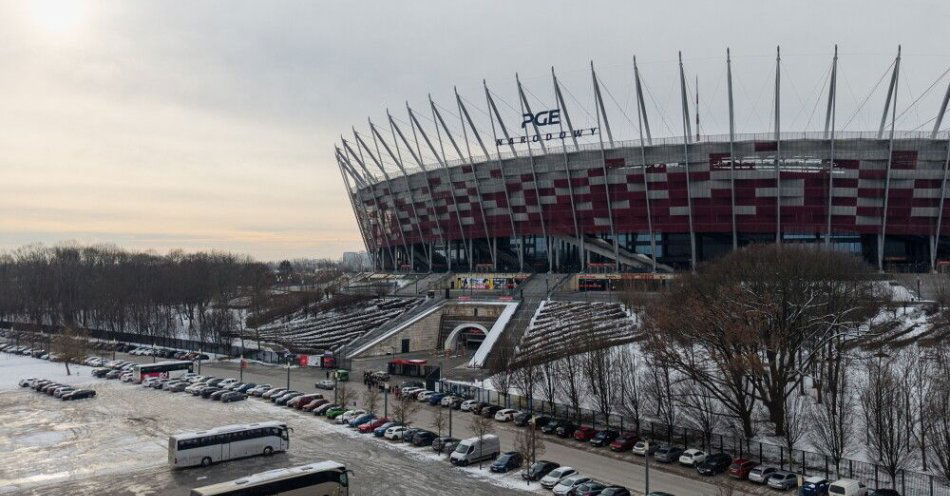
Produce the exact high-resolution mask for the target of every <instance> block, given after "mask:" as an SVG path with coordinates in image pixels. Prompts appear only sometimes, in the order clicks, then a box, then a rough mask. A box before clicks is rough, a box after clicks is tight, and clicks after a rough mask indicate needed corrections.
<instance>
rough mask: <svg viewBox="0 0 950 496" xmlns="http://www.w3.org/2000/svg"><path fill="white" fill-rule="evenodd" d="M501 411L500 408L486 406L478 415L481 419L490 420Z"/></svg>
mask: <svg viewBox="0 0 950 496" xmlns="http://www.w3.org/2000/svg"><path fill="white" fill-rule="evenodd" d="M501 410H502V408H501V407H500V406H498V405H488V406H486V407H482V409H481V411H480V412H479V413H478V414H479V415H481V416H482V417H485V418H488V419H490V418H495V414H496V413H498V412H500V411H501Z"/></svg>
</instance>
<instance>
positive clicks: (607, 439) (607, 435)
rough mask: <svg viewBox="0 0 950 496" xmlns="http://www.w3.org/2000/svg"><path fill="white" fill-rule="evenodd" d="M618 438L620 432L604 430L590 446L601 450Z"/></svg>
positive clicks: (591, 441)
mask: <svg viewBox="0 0 950 496" xmlns="http://www.w3.org/2000/svg"><path fill="white" fill-rule="evenodd" d="M618 437H620V433H619V432H617V431H615V430H611V429H604V430H602V431H599V432H597V434H594V438H593V439H591V440H590V444H591V446H597V447H598V448H599V447H601V446H607V445H608V444H610V443H612V442H614V439H617V438H618ZM730 463H731V462H730Z"/></svg>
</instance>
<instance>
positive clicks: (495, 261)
mask: <svg viewBox="0 0 950 496" xmlns="http://www.w3.org/2000/svg"><path fill="white" fill-rule="evenodd" d="M457 96H458V93H456V97H457ZM429 107H430V108H431V109H432V117H433V119H434V120H435V121H436V122H437V124H438V125H437V126H436V128H435V130H436V132H438V131H439V125H441V126H442V129H443V130H444V131H445V135H446V137H448V139H449V143H451V144H452V148H454V149H455V153H456V154H457V155H458V156H459V157H461V158H462V160H463V161H465V160H467V161H468V163H469V165H471V166H472V172H473V173H472V178H473V179H474V180H475V194H476V195H478V201H477V202H475V203H477V204H478V210H479V212H481V217H482V229H484V230H485V239H489V238H491V235H490V234H489V233H488V220H487V219H486V218H485V207H484V206H483V205H482V201H481V198H482V189H481V185H480V184H479V181H478V175H477V174H475V173H474V171H475V167H474V165H473V163H472V153H471V150H469V153H468V155H466V154H464V153H462V150H461V148H459V145H458V142H457V141H455V137H453V136H452V132H451V131H449V127H448V125H446V124H445V119H443V118H442V113H441V112H439V110H438V109H437V108H436V107H435V102H434V101H432V95H429ZM460 109H461V107H460ZM461 114H462V113H461V111H460V112H459V119H461V118H462V115H461ZM462 132H463V133H464V134H465V147H466V149H468V134H467V132H466V131H465V121H464V120H463V121H462ZM439 144H440V145H441V144H442V134H441V133H439ZM442 158H443V160H444V159H445V152H444V151H443V153H442ZM446 174H450V173H449V171H448V166H447V165H446ZM449 184H450V185H451V186H452V190H453V196H454V190H455V183H453V182H452V181H451V177H450V180H449ZM465 194H466V195H468V186H466V187H465ZM469 203H471V196H469ZM456 215H457V216H458V215H461V214H460V213H458V211H456ZM492 239H494V238H492ZM472 243H473V244H474V240H473V241H472ZM470 250H471V253H470V256H472V260H469V265H470V266H471V265H472V264H474V263H475V262H474V256H473V255H474V251H475V247H474V246H472V247H471V248H470ZM489 253H490V254H491V263H492V270H495V271H497V270H498V258H497V253H496V252H495V246H494V245H493V246H492V249H491V250H489Z"/></svg>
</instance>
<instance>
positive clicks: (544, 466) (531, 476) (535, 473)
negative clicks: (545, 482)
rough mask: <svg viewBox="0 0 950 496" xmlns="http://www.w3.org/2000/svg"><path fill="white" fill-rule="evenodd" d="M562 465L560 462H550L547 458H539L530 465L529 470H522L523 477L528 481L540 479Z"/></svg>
mask: <svg viewBox="0 0 950 496" xmlns="http://www.w3.org/2000/svg"><path fill="white" fill-rule="evenodd" d="M560 466H561V465H560V464H559V463H554V462H549V461H547V460H538V461H536V462H534V463H532V464H531V466H530V467H528V470H525V471H524V472H521V478H522V479H524V480H526V481H539V480H541V479H542V478H543V477H544V476H545V475H548V473H549V472H550V471H552V470H554V469H556V468H558V467H560Z"/></svg>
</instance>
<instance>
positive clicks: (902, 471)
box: [901, 469, 907, 494]
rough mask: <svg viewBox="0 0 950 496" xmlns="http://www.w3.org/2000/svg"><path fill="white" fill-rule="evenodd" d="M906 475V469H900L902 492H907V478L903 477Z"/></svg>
mask: <svg viewBox="0 0 950 496" xmlns="http://www.w3.org/2000/svg"><path fill="white" fill-rule="evenodd" d="M906 475H907V471H906V470H904V469H901V493H903V494H907V480H906V477H905V476H906Z"/></svg>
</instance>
